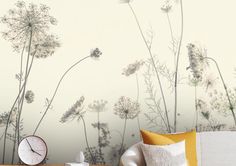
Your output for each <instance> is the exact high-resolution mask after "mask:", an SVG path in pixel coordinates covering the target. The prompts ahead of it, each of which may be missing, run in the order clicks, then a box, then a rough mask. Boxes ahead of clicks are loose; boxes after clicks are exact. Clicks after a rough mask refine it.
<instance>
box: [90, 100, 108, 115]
mask: <svg viewBox="0 0 236 166" xmlns="http://www.w3.org/2000/svg"><path fill="white" fill-rule="evenodd" d="M106 105H107V101H105V100H100V101H99V100H95V101H93V103H92V104H89V105H88V108H89V110H90V111H92V112H103V111H105V110H106Z"/></svg>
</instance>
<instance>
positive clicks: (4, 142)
mask: <svg viewBox="0 0 236 166" xmlns="http://www.w3.org/2000/svg"><path fill="white" fill-rule="evenodd" d="M30 38H32V31H31V35H30ZM30 41H31V39H30ZM35 53H36V52H35ZM34 55H35V54H34ZM34 55H33V57H34ZM32 63H33V61H31V64H30V68H31V67H32ZM29 74H30V70H29V72H26V73H25V80H24V83H23V85H22V87H21V89H20V91H19V93H18V95H17V97H16V99H15V101H14V102H13V105H12V107H11V110H10V112H9V115H8V118H7V123H6V127H5V133H4V141H3V155H2V163H3V164H4V163H5V153H6V138H7V130H8V127H9V122H10V118H11V114H12V112H13V110H14V107H15V104H16V102H17V101H18V99H19V97H20V95H21V92H22V91H24V89H25V86H26V83H27V81H26V80H27V78H28V76H29ZM18 111H19V110H18ZM18 116H19V115H18ZM18 119H19V117H18ZM16 127H17V125H16ZM18 137H19V133H18Z"/></svg>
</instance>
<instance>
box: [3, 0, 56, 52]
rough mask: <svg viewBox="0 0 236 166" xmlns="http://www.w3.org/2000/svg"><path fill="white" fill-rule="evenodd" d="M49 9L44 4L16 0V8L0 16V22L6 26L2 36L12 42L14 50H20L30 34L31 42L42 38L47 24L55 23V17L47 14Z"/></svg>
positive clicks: (47, 26)
mask: <svg viewBox="0 0 236 166" xmlns="http://www.w3.org/2000/svg"><path fill="white" fill-rule="evenodd" d="M49 9H50V8H49V7H47V6H46V5H39V6H38V5H35V4H33V3H30V4H28V5H26V4H25V2H24V1H18V2H17V3H16V8H14V9H10V10H9V12H8V14H7V15H5V16H3V17H2V18H1V22H2V23H3V24H5V25H6V26H7V27H8V30H6V31H5V32H3V33H2V35H3V37H4V38H5V39H6V40H8V41H10V42H12V44H13V48H14V49H15V50H16V51H20V49H21V48H22V47H23V45H24V44H26V45H27V42H28V41H29V38H30V36H31V35H32V42H34V41H38V39H39V38H44V37H45V35H46V34H47V31H48V29H49V26H50V25H56V19H55V18H54V17H52V16H50V15H49Z"/></svg>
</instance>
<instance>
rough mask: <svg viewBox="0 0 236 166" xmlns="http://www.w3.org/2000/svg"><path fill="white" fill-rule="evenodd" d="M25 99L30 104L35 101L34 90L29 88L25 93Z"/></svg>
mask: <svg viewBox="0 0 236 166" xmlns="http://www.w3.org/2000/svg"><path fill="white" fill-rule="evenodd" d="M25 100H26V102H27V103H28V104H30V103H33V101H34V92H33V91H32V90H28V91H27V92H26V93H25Z"/></svg>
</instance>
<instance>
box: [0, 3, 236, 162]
mask: <svg viewBox="0 0 236 166" xmlns="http://www.w3.org/2000/svg"><path fill="white" fill-rule="evenodd" d="M15 2H16V1H3V0H1V1H0V3H1V5H0V16H3V15H4V14H5V13H7V11H8V10H9V9H11V8H12V7H13V6H14V3H15ZM26 2H33V3H35V4H46V5H47V6H49V7H50V8H51V10H50V14H51V15H52V16H54V17H55V18H56V19H57V20H58V25H57V26H54V27H53V28H52V29H51V31H52V32H53V33H55V34H56V35H57V36H58V37H59V40H60V43H61V47H60V48H58V49H57V51H56V52H55V54H54V55H53V56H51V57H48V58H46V59H36V60H35V62H34V65H33V68H32V71H31V72H32V73H31V75H30V77H29V80H28V85H27V89H30V90H32V91H33V92H34V93H35V100H34V102H33V103H32V104H25V105H24V108H23V113H22V118H23V122H24V130H23V133H24V134H27V135H28V134H32V132H33V130H34V128H35V126H36V124H37V122H38V120H39V119H40V117H41V115H42V111H43V110H44V109H45V107H44V104H45V98H50V97H51V96H52V93H53V90H54V89H55V86H56V84H57V82H58V80H59V79H60V77H61V75H62V73H63V72H65V70H66V69H67V68H68V67H69V66H71V65H72V64H73V63H74V62H76V61H77V60H79V59H81V58H82V57H84V56H87V55H89V53H90V50H91V49H92V48H95V47H98V48H99V49H100V50H101V51H102V53H103V54H102V55H101V57H100V58H99V60H94V59H88V60H87V61H86V62H83V63H81V64H80V65H78V66H77V67H75V68H74V69H73V70H72V71H71V72H70V73H69V74H68V75H67V76H66V77H65V79H64V80H63V82H62V84H61V86H60V88H59V90H58V94H57V96H56V97H55V100H54V101H53V103H52V105H53V109H52V110H50V111H49V112H48V114H47V115H46V118H45V119H44V121H43V123H42V125H41V126H40V128H39V130H38V131H37V135H40V136H41V137H43V138H44V139H45V140H46V142H47V144H48V146H49V156H48V157H49V161H48V162H51V163H55V162H56V163H60V162H62V163H63V162H67V161H72V160H73V159H74V156H75V155H76V153H77V152H78V151H79V150H85V148H86V145H85V141H84V135H83V128H82V125H81V123H77V122H76V121H73V122H70V123H66V124H62V123H60V122H59V121H60V118H61V117H62V115H63V113H64V112H65V111H67V110H68V108H70V107H71V106H72V105H73V104H74V103H75V101H76V100H78V99H79V97H80V96H82V95H83V96H84V97H85V102H84V105H85V106H87V105H88V104H90V103H92V102H93V100H100V99H104V100H107V101H108V104H107V107H106V111H105V112H102V113H101V114H100V120H101V121H102V122H106V123H108V125H109V129H110V131H112V130H113V131H119V132H122V130H123V123H124V120H122V119H120V118H119V117H118V116H117V115H114V113H113V112H114V111H113V109H114V108H113V106H114V104H115V103H116V102H117V101H118V99H119V97H120V96H127V97H130V98H131V99H134V100H135V99H136V96H137V90H136V80H135V75H131V76H129V77H126V76H124V75H122V72H123V68H125V67H127V65H128V64H131V63H134V62H135V61H136V60H143V61H146V60H147V59H148V58H149V55H148V51H147V49H146V48H145V45H144V43H143V41H142V38H141V36H140V34H139V31H138V28H137V25H136V23H135V20H134V18H133V16H132V13H131V11H130V9H129V8H128V5H127V4H119V3H118V2H117V1H116V0H96V1H95V0H86V1H85V0H70V1H68V0H67V1H66V0H60V1H57V0H50V1H49V0H33V1H26ZM163 3H164V2H163V1H156V0H148V1H144V0H133V1H132V2H131V4H132V6H133V8H134V9H135V11H136V14H137V16H138V17H139V20H140V24H141V26H142V28H143V30H144V31H145V32H146V31H147V30H148V29H150V27H152V29H153V31H154V33H155V37H154V39H153V46H152V48H153V49H152V51H153V52H154V53H155V54H156V55H157V57H158V60H159V61H160V62H161V63H162V64H166V65H167V66H168V67H169V68H170V70H173V67H174V64H173V55H172V53H171V51H170V50H169V48H168V47H169V46H171V42H170V41H171V36H170V31H169V27H168V22H167V18H166V14H165V13H163V12H162V11H161V9H160V8H161V6H162V5H163ZM235 5H236V2H235V1H234V0H227V1H223V0H219V1H212V0H198V1H195V0H183V12H184V35H183V42H182V46H181V54H180V62H179V64H180V65H179V73H180V74H181V77H183V78H185V79H184V80H183V81H182V82H181V84H179V86H178V91H179V93H178V96H179V98H178V112H179V113H180V115H181V116H179V117H178V131H184V130H186V129H192V128H194V123H193V121H194V120H195V112H194V110H195V104H194V88H193V87H192V86H189V85H188V84H187V82H188V76H189V75H190V72H189V70H186V67H188V66H189V61H188V51H187V48H186V45H187V44H188V43H191V42H197V43H200V45H201V46H202V47H205V48H206V49H207V54H208V56H210V57H213V58H214V59H215V60H216V61H217V62H218V64H219V66H220V68H221V71H222V73H223V76H224V79H225V81H226V84H227V86H228V87H234V86H235V84H234V83H235V75H234V68H235V60H236V59H235V55H236V50H235V38H236V33H235V29H236V21H235V19H234V16H235V15H236V11H235V10H234V6H235ZM169 15H170V19H171V22H172V24H173V32H174V36H175V37H177V39H178V37H179V34H180V19H181V17H180V5H179V2H177V3H174V6H173V11H171V12H170V13H169ZM0 29H1V31H3V30H4V26H3V25H2V24H1V25H0ZM0 48H1V49H0V51H1V52H0V57H1V60H0V78H1V81H0V113H2V112H5V111H9V109H10V107H11V105H12V103H13V100H14V98H15V96H16V94H17V90H18V89H17V88H18V83H17V81H16V79H15V74H16V73H18V71H19V65H20V63H19V62H20V56H19V54H18V53H16V52H13V51H12V47H11V45H10V43H9V42H8V41H6V40H4V39H3V38H0ZM145 70H146V67H145V65H144V66H142V68H141V69H140V70H139V71H138V76H139V83H140V92H139V94H140V97H139V101H140V107H141V113H140V123H141V127H142V128H146V129H149V126H148V125H147V120H146V119H145V116H144V113H146V112H147V110H148V108H147V105H146V98H147V93H146V85H145V83H144V77H143V74H144V73H145ZM211 71H212V72H213V73H214V75H215V77H218V78H219V76H218V73H217V71H216V70H215V67H214V65H211ZM162 80H163V84H164V92H165V94H166V100H167V106H168V108H169V111H170V113H169V114H170V119H171V123H172V124H173V106H174V93H170V89H168V82H166V81H165V79H164V78H162ZM154 84H155V83H154ZM155 87H156V88H157V95H158V96H160V93H159V90H158V86H157V85H156V84H155ZM214 89H218V90H219V91H221V92H222V93H224V89H223V86H222V84H221V82H220V80H219V79H218V81H217V84H216V85H215V87H214ZM198 96H199V97H203V98H208V97H207V95H206V91H205V90H204V89H202V88H199V93H198ZM206 100H207V99H206ZM161 107H162V104H161ZM216 117H217V119H218V120H219V122H220V123H224V124H227V125H228V126H229V127H231V126H232V125H233V119H232V117H231V116H228V117H224V116H222V115H218V114H217V115H216ZM96 118H97V117H96V114H95V113H91V112H88V113H86V115H85V119H86V123H87V126H88V131H89V132H88V138H89V142H90V144H91V145H96V143H97V138H96V134H95V133H96V130H95V129H94V128H93V127H92V126H91V125H90V124H91V123H94V122H96ZM201 121H202V123H203V124H205V121H204V119H203V120H201ZM199 123H200V122H199ZM224 129H225V130H227V129H228V127H226V128H224ZM151 130H154V131H159V129H158V128H151ZM3 131H4V127H1V128H0V134H1V133H3ZM138 132H139V131H138V127H137V122H136V120H135V119H133V120H128V122H127V130H126V135H125V144H126V145H127V146H129V145H130V144H133V143H134V142H137V141H138V140H139V133H138ZM132 134H135V135H134V136H132ZM110 141H111V146H112V145H115V144H120V141H121V140H120V138H119V136H118V134H116V132H111V139H110ZM2 146H3V142H2V139H1V144H0V147H2ZM10 147H11V142H8V149H7V154H8V155H7V158H8V161H10V157H11V155H10V152H11V148H10ZM109 150H110V149H109V148H107V149H106V150H105V154H108V151H109ZM0 153H1V154H2V148H0ZM106 161H107V162H109V156H106Z"/></svg>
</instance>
